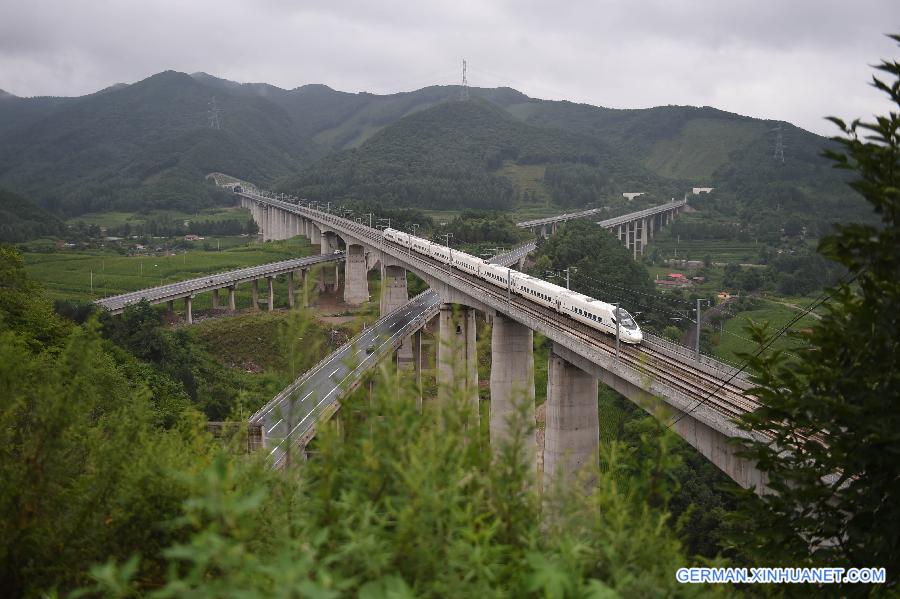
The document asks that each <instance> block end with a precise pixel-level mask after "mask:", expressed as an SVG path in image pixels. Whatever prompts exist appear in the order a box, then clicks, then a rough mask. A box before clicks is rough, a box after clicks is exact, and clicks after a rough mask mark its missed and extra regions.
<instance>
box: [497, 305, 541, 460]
mask: <svg viewBox="0 0 900 599" xmlns="http://www.w3.org/2000/svg"><path fill="white" fill-rule="evenodd" d="M517 409H524V417H525V420H526V425H528V426H531V433H530V434H529V435H528V438H527V439H526V441H525V451H526V455H525V456H523V457H524V459H525V460H526V462H527V463H531V464H534V463H535V460H534V453H535V439H534V333H533V332H532V330H531V329H529V328H528V327H526V326H525V325H522V324H519V323H518V322H516V321H515V320H512V319H510V318H507V317H506V316H503V315H502V314H497V315H495V316H494V318H493V323H492V329H491V445H492V446H496V445H497V444H498V443H501V442H503V441H504V440H506V439H507V438H508V437H509V424H510V419H511V418H512V417H513V416H514V412H515V411H516V410H517Z"/></svg>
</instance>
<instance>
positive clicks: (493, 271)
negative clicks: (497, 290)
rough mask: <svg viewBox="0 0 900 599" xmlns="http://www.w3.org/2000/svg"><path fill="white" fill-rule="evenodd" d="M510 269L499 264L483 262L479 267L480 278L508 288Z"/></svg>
mask: <svg viewBox="0 0 900 599" xmlns="http://www.w3.org/2000/svg"><path fill="white" fill-rule="evenodd" d="M511 273H512V270H511V269H509V268H506V267H505V266H500V265H499V264H485V265H484V266H483V267H482V269H481V278H482V279H484V280H485V281H487V282H488V283H491V284H493V285H496V286H497V287H502V288H503V289H508V288H509V281H510V278H511Z"/></svg>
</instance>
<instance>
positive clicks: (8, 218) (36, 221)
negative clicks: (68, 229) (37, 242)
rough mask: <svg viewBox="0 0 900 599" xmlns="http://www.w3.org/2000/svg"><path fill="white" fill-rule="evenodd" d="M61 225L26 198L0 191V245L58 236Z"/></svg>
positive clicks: (61, 231) (61, 229) (3, 190)
mask: <svg viewBox="0 0 900 599" xmlns="http://www.w3.org/2000/svg"><path fill="white" fill-rule="evenodd" d="M63 231H64V227H63V224H62V223H61V222H60V221H59V219H57V218H56V217H54V216H52V215H50V214H48V213H47V211H46V210H43V209H42V208H39V207H38V206H36V205H34V204H33V203H31V202H30V201H29V200H28V199H27V198H24V197H22V196H20V195H18V194H15V193H12V192H10V191H6V190H5V189H0V243H16V242H19V241H27V240H29V239H36V238H38V237H45V236H59V235H62V234H63Z"/></svg>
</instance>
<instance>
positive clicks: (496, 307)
mask: <svg viewBox="0 0 900 599" xmlns="http://www.w3.org/2000/svg"><path fill="white" fill-rule="evenodd" d="M239 195H240V197H241V203H242V205H243V206H244V207H246V208H248V209H249V210H250V212H251V214H253V217H254V219H255V220H256V222H257V224H258V225H259V227H260V230H261V232H262V235H263V238H264V239H283V238H287V237H290V236H293V235H296V234H300V235H306V236H308V237H309V238H310V240H311V241H313V242H314V243H319V244H320V245H321V249H322V254H323V255H325V256H327V255H328V254H329V253H333V252H334V251H336V250H339V248H341V247H343V248H344V249H343V251H344V254H343V257H344V261H343V268H344V300H345V301H346V302H347V303H348V304H360V303H362V302H364V301H367V300H368V299H369V291H368V281H367V276H366V273H367V272H368V271H369V270H370V269H374V268H380V269H381V272H382V277H383V279H382V280H383V286H384V288H385V291H384V293H383V296H382V302H381V309H382V313H383V314H390V313H393V312H395V311H396V310H397V309H398V308H402V307H404V306H406V305H407V302H408V294H407V290H406V271H407V270H410V271H412V272H414V273H415V274H416V275H417V276H419V277H420V278H421V279H423V280H424V281H426V282H427V283H428V284H429V286H430V287H431V291H430V293H433V294H435V296H434V297H435V300H434V301H433V302H432V303H431V304H428V305H429V306H430V308H429V309H434V308H435V307H436V309H437V312H438V314H439V319H438V320H439V343H438V370H439V372H438V374H439V377H438V380H439V383H442V384H441V385H439V388H444V389H446V388H447V386H448V383H450V382H451V381H456V383H457V385H459V384H460V383H459V381H460V380H462V381H463V382H462V384H461V387H462V389H463V392H464V393H465V394H466V395H467V397H469V398H470V399H471V401H472V402H473V403H474V402H477V398H478V395H477V389H478V384H477V369H476V367H475V364H476V357H477V356H476V354H475V352H476V349H475V348H476V345H475V335H476V332H475V311H481V312H483V313H485V314H487V315H489V316H490V318H491V319H492V322H493V326H492V333H491V334H492V338H491V353H492V364H493V365H492V369H491V381H490V389H491V422H490V433H491V439H492V440H497V439H502V438H503V437H504V436H505V435H506V426H507V418H506V416H507V415H508V414H509V413H510V412H511V411H513V410H514V409H515V406H516V402H517V400H518V399H519V398H522V397H524V398H525V399H526V405H528V402H527V399H528V398H533V397H534V375H533V373H534V357H533V355H532V339H533V334H534V332H535V331H537V332H540V333H541V334H543V335H544V336H546V337H547V338H548V339H549V340H550V341H552V351H551V355H550V364H549V382H548V389H547V422H546V433H545V449H544V478H545V480H549V479H553V478H555V477H557V476H559V477H562V478H572V477H573V476H575V475H576V473H577V471H578V470H579V469H580V468H581V467H582V466H583V465H585V464H588V463H592V462H593V461H594V460H596V455H597V446H598V443H599V441H598V439H599V422H598V413H597V386H598V381H602V382H604V383H605V384H607V385H609V386H611V387H612V388H614V389H615V390H616V391H618V392H619V393H621V394H622V395H624V396H625V397H627V398H629V399H630V400H632V401H634V402H635V403H637V404H638V405H640V406H641V407H643V408H644V409H646V410H647V411H649V412H651V413H653V414H655V415H657V416H659V415H660V408H664V409H665V412H666V413H667V417H668V418H670V419H671V422H672V425H671V426H672V429H673V430H675V431H676V432H677V433H678V434H679V435H681V436H682V438H684V439H685V440H686V441H687V442H688V443H690V444H691V445H692V446H694V447H695V448H696V449H697V450H698V451H700V452H701V453H702V454H703V455H705V456H706V457H707V458H708V459H709V460H710V461H711V462H712V463H713V464H715V465H716V466H717V467H719V468H720V469H721V470H722V471H723V472H725V473H726V474H727V475H728V476H730V477H731V478H732V479H733V480H735V481H736V482H737V483H738V484H740V485H741V486H743V487H755V488H756V489H757V490H758V491H759V490H762V489H764V488H765V481H764V480H763V479H762V475H761V473H760V471H759V470H758V469H757V468H756V467H755V465H754V464H752V463H750V462H748V461H747V460H744V459H743V458H740V457H738V456H737V455H736V453H735V452H736V448H735V446H734V444H733V443H731V442H730V440H731V439H733V438H734V437H740V436H746V434H747V433H745V432H744V431H741V430H739V429H738V427H737V426H736V425H735V423H734V418H735V417H737V416H740V415H741V414H743V413H746V412H748V411H751V410H753V409H754V408H755V407H756V403H755V402H754V401H753V400H752V399H751V398H748V397H746V396H745V395H744V391H745V390H746V389H748V388H749V383H748V382H747V381H746V380H745V379H743V378H742V377H740V376H739V373H737V372H736V371H734V369H732V368H730V367H728V366H726V365H724V364H721V363H717V362H716V361H715V360H712V359H709V358H706V357H702V358H701V359H700V360H697V359H695V358H694V356H693V353H692V352H689V351H687V350H686V349H685V348H681V347H680V346H676V345H674V344H671V343H667V342H665V341H663V340H661V339H658V338H656V337H654V336H652V335H647V336H645V341H644V343H643V344H642V345H641V346H638V347H631V346H623V347H621V348H619V350H618V351H617V349H616V347H615V343H614V341H613V340H612V339H610V338H609V337H607V336H605V335H603V334H601V333H598V332H597V331H595V330H594V329H591V328H589V327H586V326H584V325H581V324H580V323H577V322H574V321H572V320H571V319H568V318H567V317H565V316H562V315H560V314H558V313H556V312H554V311H552V310H549V309H546V308H543V307H540V306H536V305H534V304H533V303H531V302H528V301H527V300H525V299H523V298H520V297H518V296H516V295H512V294H509V293H507V292H506V291H504V290H501V289H498V288H496V287H494V286H492V285H490V284H488V283H486V282H484V281H482V280H480V279H478V278H475V277H472V276H470V275H468V274H467V273H463V272H460V271H459V270H458V269H453V268H451V267H448V266H447V265H444V264H441V263H440V262H438V261H435V260H433V259H431V258H428V257H425V256H421V255H419V254H415V253H412V252H410V251H409V250H408V249H407V248H404V247H402V246H399V245H396V244H392V243H389V242H386V241H384V239H383V238H382V236H381V233H380V231H378V230H377V229H373V228H371V227H367V226H365V225H362V224H360V223H357V222H354V221H351V220H348V219H344V218H341V217H338V216H336V215H333V214H329V213H327V212H324V211H321V210H317V209H313V208H309V207H305V206H301V205H299V204H297V203H294V202H292V201H285V200H284V199H278V198H276V197H274V196H272V195H270V194H267V193H266V192H259V191H241V192H239ZM683 205H684V204H683V203H679V202H673V203H671V204H668V205H665V206H664V207H658V211H656V212H654V210H656V209H649V210H648V211H642V213H635V216H634V217H633V218H631V219H624V220H623V217H620V219H619V221H618V222H612V223H610V222H609V221H604V222H605V223H607V224H608V228H612V229H614V230H615V231H616V232H617V233H618V234H619V238H620V239H622V240H623V243H628V240H629V239H631V240H632V243H634V242H635V241H634V240H635V239H637V240H638V241H642V240H643V239H642V238H643V234H641V235H639V236H638V237H635V235H634V234H633V231H635V230H639V229H637V228H634V229H631V230H630V232H629V233H628V235H626V236H625V238H624V239H623V235H622V231H627V230H628V229H625V228H624V227H629V226H631V225H629V223H632V222H637V221H642V222H643V231H646V232H647V233H648V234H649V231H650V227H651V225H648V224H646V223H647V222H648V220H647V219H654V218H656V219H660V218H661V219H664V220H667V219H669V218H671V217H674V215H675V214H677V211H678V210H679V209H680V208H681V207H683ZM643 212H646V214H644V213H643ZM659 215H662V216H659ZM610 220H611V221H616V220H617V219H610ZM655 222H656V224H657V225H658V224H659V222H661V221H660V220H656V221H655ZM617 227H618V229H617ZM657 228H658V226H657ZM640 247H641V250H642V248H643V245H641V246H640ZM516 259H517V260H518V259H519V258H516ZM426 304H427V302H426ZM454 305H456V306H457V309H454ZM419 326H421V324H419ZM413 332H414V329H402V328H399V329H396V331H394V332H393V333H392V334H393V335H394V336H395V337H398V345H399V347H400V353H401V355H403V354H406V355H407V356H408V355H409V354H410V353H411V352H412V348H411V347H410V346H412V345H415V343H414V342H413V341H410V338H409V337H407V335H411V334H412V333H413ZM412 339H413V340H414V337H412ZM404 345H406V347H404ZM310 393H312V392H310ZM288 397H289V394H288V395H285V396H284V397H276V398H275V399H274V400H273V401H272V402H270V403H269V404H268V405H267V406H266V407H264V408H263V409H262V410H260V411H259V412H257V413H256V414H254V416H253V417H252V418H251V424H255V425H257V426H259V427H260V428H262V429H263V430H265V431H266V432H267V433H268V435H269V436H268V437H267V438H266V439H264V441H263V442H264V444H267V445H272V444H274V448H273V449H272V450H271V453H273V455H276V458H277V453H278V452H279V451H282V450H283V448H284V444H285V443H290V442H292V441H291V440H292V433H293V431H292V430H291V429H292V427H293V426H294V425H293V423H291V422H290V421H285V420H284V419H283V418H280V417H279V416H278V414H279V413H280V411H281V410H280V407H281V406H282V405H283V404H282V403H281V402H284V401H286V400H287V399H288ZM326 399H327V398H326ZM324 401H325V400H324V399H323V400H321V401H319V402H315V405H317V406H319V405H321V404H322V402H324ZM533 409H534V406H533V401H532V402H530V412H531V417H532V418H533ZM304 418H306V417H304Z"/></svg>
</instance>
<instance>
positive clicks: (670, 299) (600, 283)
mask: <svg viewBox="0 0 900 599" xmlns="http://www.w3.org/2000/svg"><path fill="white" fill-rule="evenodd" d="M574 274H575V275H576V276H579V277H584V278H585V279H590V280H591V281H594V283H596V284H598V285H603V286H606V287H615V288H616V289H621V290H623V291H628V292H629V293H637V294H639V295H645V296H647V297H652V298H653V299H658V300H663V301H670V302H678V303H680V304H687V305H688V306H693V303H691V302H689V301H687V300H680V299H678V298H674V297H665V296H664V295H662V294H661V293H647V292H646V291H638V290H637V289H634V288H631V287H622V286H619V285H615V284H613V283H609V282H607V281H600V280H599V279H595V278H593V277H589V276H588V275H585V274H581V273H580V272H577V271H576V272H575V273H574Z"/></svg>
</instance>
